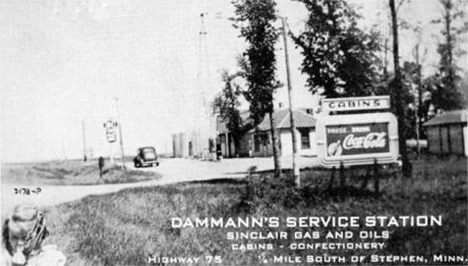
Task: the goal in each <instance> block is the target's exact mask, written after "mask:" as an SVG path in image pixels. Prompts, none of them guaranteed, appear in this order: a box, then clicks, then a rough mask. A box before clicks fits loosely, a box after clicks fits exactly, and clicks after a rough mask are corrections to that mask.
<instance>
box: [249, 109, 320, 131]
mask: <svg viewBox="0 0 468 266" xmlns="http://www.w3.org/2000/svg"><path fill="white" fill-rule="evenodd" d="M293 115H294V122H295V124H296V128H310V127H315V122H316V119H315V118H314V117H313V116H312V115H309V114H308V113H306V112H304V111H302V110H294V111H293ZM273 118H274V119H275V127H276V128H278V129H282V128H291V119H290V115H289V109H281V110H277V111H275V113H274V114H273ZM270 128H271V127H270V115H269V114H267V115H266V116H265V118H264V119H263V121H262V122H261V123H260V124H259V125H258V126H257V130H260V131H265V130H270Z"/></svg>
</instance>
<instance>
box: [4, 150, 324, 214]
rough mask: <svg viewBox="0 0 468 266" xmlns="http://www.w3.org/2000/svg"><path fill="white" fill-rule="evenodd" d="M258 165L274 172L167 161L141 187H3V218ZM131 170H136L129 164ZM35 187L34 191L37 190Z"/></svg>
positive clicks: (235, 163)
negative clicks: (17, 208) (29, 207)
mask: <svg viewBox="0 0 468 266" xmlns="http://www.w3.org/2000/svg"><path fill="white" fill-rule="evenodd" d="M314 164H316V158H310V157H301V158H300V161H299V165H300V166H301V168H303V167H306V166H313V165H314ZM252 165H256V166H257V169H258V170H259V171H262V170H269V169H273V159H272V158H239V159H224V160H222V161H221V162H211V161H199V160H192V159H167V160H164V161H162V162H161V164H160V166H159V167H157V168H143V169H142V170H143V171H156V172H158V173H160V174H162V178H161V179H158V180H151V181H146V182H140V183H131V184H108V185H94V186H41V189H42V191H41V193H40V194H39V195H32V194H31V195H20V194H18V195H15V194H14V188H15V187H26V186H24V185H21V186H19V185H18V186H15V185H14V184H2V189H1V192H2V193H1V194H2V195H1V200H2V202H1V207H2V208H1V210H2V213H1V216H2V219H3V218H4V217H5V214H7V213H11V210H12V208H13V206H14V205H16V204H19V203H31V204H36V205H38V206H41V207H43V206H50V205H56V204H60V203H64V202H69V201H73V200H77V199H80V198H83V197H86V196H88V195H100V194H107V193H112V192H116V191H119V190H121V189H124V188H130V187H143V186H155V185H164V184H171V183H177V182H184V181H195V180H209V179H216V178H239V177H244V176H245V172H246V170H247V168H248V167H250V166H252ZM282 165H283V168H288V167H287V166H290V165H291V158H287V157H286V158H282ZM127 167H129V168H133V165H131V164H128V165H127ZM33 188H34V187H31V189H33Z"/></svg>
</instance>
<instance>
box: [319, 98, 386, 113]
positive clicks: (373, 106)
mask: <svg viewBox="0 0 468 266" xmlns="http://www.w3.org/2000/svg"><path fill="white" fill-rule="evenodd" d="M389 108H390V97H389V96H370V97H349V98H332V99H323V100H322V109H323V111H324V112H325V113H328V112H339V111H359V110H377V109H378V110H382V109H389Z"/></svg>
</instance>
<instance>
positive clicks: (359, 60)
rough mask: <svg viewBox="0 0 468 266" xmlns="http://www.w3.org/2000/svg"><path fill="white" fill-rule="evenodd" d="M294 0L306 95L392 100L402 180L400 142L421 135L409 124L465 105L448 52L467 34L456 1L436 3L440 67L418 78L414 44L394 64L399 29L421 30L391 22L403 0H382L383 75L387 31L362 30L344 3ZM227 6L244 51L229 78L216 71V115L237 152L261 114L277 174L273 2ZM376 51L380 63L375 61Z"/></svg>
mask: <svg viewBox="0 0 468 266" xmlns="http://www.w3.org/2000/svg"><path fill="white" fill-rule="evenodd" d="M295 1H298V2H301V3H303V4H304V7H305V8H306V9H307V11H308V16H307V19H306V22H305V23H306V27H305V30H303V31H302V32H300V33H298V34H292V33H289V35H290V37H291V38H292V40H293V41H294V43H295V45H296V48H298V49H300V51H301V54H302V56H303V62H302V65H301V71H302V73H304V74H305V75H307V85H308V87H309V89H310V91H311V93H319V94H321V95H324V96H326V97H329V98H331V97H348V96H366V95H379V94H389V95H391V98H392V102H393V103H394V104H393V107H394V108H393V110H392V111H393V112H394V113H395V114H396V116H397V117H398V122H399V131H400V132H399V134H400V136H401V137H400V140H401V141H400V152H401V154H402V160H403V170H404V174H405V175H409V174H410V167H409V164H408V160H407V157H406V144H405V139H406V137H413V136H414V135H416V134H419V133H421V134H422V132H419V131H418V132H416V133H415V130H414V128H420V127H413V124H414V123H416V124H417V125H420V124H421V123H422V121H424V120H426V119H428V116H429V115H430V110H432V109H435V110H437V109H443V110H451V109H459V108H462V107H463V106H464V104H465V97H464V95H463V91H464V90H466V82H465V83H464V82H463V80H462V78H461V76H460V74H459V73H460V72H461V71H460V68H458V67H457V65H456V60H455V54H459V53H461V52H463V51H461V50H460V49H459V48H460V45H459V44H460V39H459V36H461V35H460V34H462V33H466V31H467V28H468V23H466V22H464V23H462V22H463V19H464V18H465V14H464V10H463V3H462V0H439V2H440V4H441V7H442V14H441V16H440V18H435V19H434V20H433V23H434V24H440V25H442V26H443V27H442V28H443V30H442V31H441V34H442V36H443V37H444V38H443V41H441V42H440V43H439V44H438V49H437V52H438V53H439V55H440V62H439V67H438V70H437V72H436V73H434V74H433V75H431V76H429V77H427V78H425V79H423V78H422V75H421V69H422V63H421V62H422V60H421V59H422V57H424V54H421V53H420V49H419V48H420V46H419V45H420V44H419V43H418V44H417V46H416V47H415V57H414V58H413V59H414V60H407V61H405V62H404V63H403V67H401V65H400V61H399V60H400V56H399V40H398V33H399V31H400V30H413V31H415V32H416V33H418V32H417V31H418V30H419V34H420V31H421V28H420V27H418V25H411V23H408V22H407V21H403V20H402V19H401V18H399V17H398V13H399V10H400V9H401V8H404V7H405V4H406V1H405V0H400V1H398V0H397V1H398V3H395V0H388V6H389V11H390V12H389V13H390V15H391V24H390V26H391V28H390V29H391V31H390V32H391V37H392V40H393V49H392V51H393V61H394V67H393V73H391V71H389V70H388V60H387V56H386V55H387V49H388V47H387V44H388V39H389V38H388V37H386V36H387V34H386V33H385V32H379V31H376V30H374V31H371V32H366V31H364V30H362V29H361V28H359V26H358V25H359V24H358V21H359V20H360V19H361V17H360V15H359V14H358V13H357V12H356V11H355V10H354V8H353V7H352V6H350V5H349V4H348V3H347V2H346V1H344V0H295ZM232 3H233V5H234V7H235V17H234V18H233V21H234V26H235V27H236V28H238V29H239V32H240V36H241V37H242V38H244V39H245V40H246V43H247V48H246V50H245V52H244V54H243V55H242V56H241V57H240V59H239V66H240V71H239V72H238V73H236V74H233V75H230V74H229V73H227V72H226V73H224V74H223V81H224V83H225V87H224V89H223V92H222V93H221V94H220V95H219V96H218V97H217V98H216V100H215V106H216V107H218V108H217V109H218V110H220V111H221V117H222V118H223V119H224V120H225V121H228V128H229V129H230V131H231V133H232V134H233V136H234V141H235V144H236V148H237V147H238V141H239V138H240V137H241V136H242V135H243V134H244V133H245V132H246V131H247V130H250V129H251V128H252V126H254V125H257V124H258V123H260V122H261V121H262V120H263V119H264V117H265V115H268V116H269V118H270V124H271V135H272V141H273V153H274V158H275V159H274V160H275V170H276V171H275V175H276V176H279V175H280V174H281V165H280V161H279V156H278V154H279V149H278V140H277V138H278V137H277V134H276V132H275V130H274V124H275V121H274V116H273V113H274V108H273V100H274V92H275V91H276V89H277V88H278V87H280V86H281V84H280V83H279V82H278V80H277V79H276V75H275V71H276V54H275V46H276V44H277V41H278V36H279V31H278V29H276V28H275V25H277V20H278V13H277V10H276V3H275V1H274V0H234V1H233V2H232ZM460 7H461V8H460ZM382 51H383V52H384V54H385V57H384V58H381V57H379V56H378V55H379V53H382ZM237 77H242V78H243V79H244V80H245V83H246V88H245V89H242V88H240V87H239V86H238V85H236V84H234V83H233V80H234V79H235V78H237ZM414 88H416V92H417V93H415V90H414ZM240 96H243V97H245V99H246V100H247V101H248V103H249V106H250V114H251V117H250V119H251V121H252V123H251V124H249V125H248V126H246V124H245V123H244V122H243V121H242V119H241V116H240V113H239V110H238V109H239V105H240V102H239V97H240ZM423 96H424V97H423ZM431 108H432V109H431ZM414 117H417V118H418V119H416V120H415V119H414ZM414 121H416V122H414ZM412 123H413V124H412ZM236 142H237V143H236Z"/></svg>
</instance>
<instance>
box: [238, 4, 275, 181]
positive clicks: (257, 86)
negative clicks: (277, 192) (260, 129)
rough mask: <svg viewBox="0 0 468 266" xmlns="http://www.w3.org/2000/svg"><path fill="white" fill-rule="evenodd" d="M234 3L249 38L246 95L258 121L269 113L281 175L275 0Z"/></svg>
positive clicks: (239, 20) (245, 71)
mask: <svg viewBox="0 0 468 266" xmlns="http://www.w3.org/2000/svg"><path fill="white" fill-rule="evenodd" d="M232 3H233V5H234V7H235V15H236V17H235V18H234V19H233V20H234V22H235V24H234V26H235V27H237V28H239V29H240V36H241V37H243V38H245V40H246V41H247V50H246V51H245V53H244V58H245V60H244V61H243V62H244V64H243V71H244V78H245V79H246V82H247V87H248V88H247V92H246V94H245V96H246V99H247V101H249V103H250V111H251V117H252V119H253V120H254V122H255V124H258V123H260V122H261V121H262V120H263V118H264V117H265V115H266V114H268V115H269V119H270V125H271V138H272V144H273V157H274V164H275V177H279V176H281V162H280V158H279V143H278V136H277V135H278V134H277V132H276V126H275V121H274V108H273V98H274V92H275V90H276V89H277V88H278V87H279V86H280V83H279V82H278V81H277V80H276V76H275V71H276V55H275V44H276V42H277V40H278V32H277V30H276V29H275V27H274V26H273V23H274V22H275V21H276V20H277V18H278V16H277V14H276V3H275V2H274V1H273V0H234V1H233V2H232Z"/></svg>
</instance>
